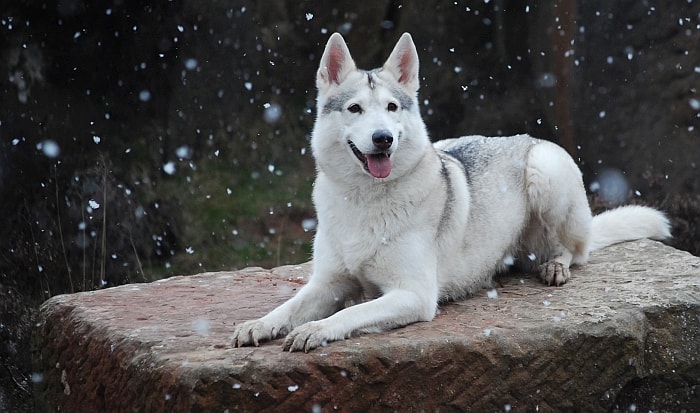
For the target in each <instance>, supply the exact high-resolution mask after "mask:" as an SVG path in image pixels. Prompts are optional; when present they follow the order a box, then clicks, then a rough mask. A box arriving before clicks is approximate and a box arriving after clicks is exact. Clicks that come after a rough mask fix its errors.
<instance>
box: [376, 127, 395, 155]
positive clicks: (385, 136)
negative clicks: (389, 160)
mask: <svg viewBox="0 0 700 413" xmlns="http://www.w3.org/2000/svg"><path fill="white" fill-rule="evenodd" d="M392 142H394V137H393V136H392V135H391V132H389V131H388V130H386V129H380V130H378V131H374V133H373V134H372V143H374V147H375V148H377V149H381V150H383V151H385V150H387V149H389V148H391V143H392Z"/></svg>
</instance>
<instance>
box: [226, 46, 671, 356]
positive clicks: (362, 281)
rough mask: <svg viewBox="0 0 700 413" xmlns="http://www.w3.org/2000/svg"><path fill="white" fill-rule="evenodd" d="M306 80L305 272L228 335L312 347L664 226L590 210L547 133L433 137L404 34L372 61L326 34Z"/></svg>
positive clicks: (560, 272) (643, 213) (406, 319)
mask: <svg viewBox="0 0 700 413" xmlns="http://www.w3.org/2000/svg"><path fill="white" fill-rule="evenodd" d="M316 85H317V87H318V100H317V106H318V107H317V111H318V115H317V119H316V124H315V126H314V130H313V136H312V140H311V147H312V149H313V154H314V157H315V159H316V165H317V170H318V176H317V178H316V183H315V187H314V192H313V198H314V203H315V206H316V212H317V215H318V231H317V234H316V238H315V240H314V254H313V274H312V276H311V278H310V280H309V283H308V284H307V285H306V286H304V287H303V288H302V289H301V290H300V291H299V292H298V294H297V295H296V296H294V297H293V298H292V299H290V300H289V301H287V302H286V303H284V304H282V305H281V306H279V307H277V308H276V309H274V310H273V311H272V312H270V313H269V314H267V315H266V316H264V317H262V318H260V319H258V320H254V321H248V322H245V323H243V324H241V325H239V326H238V327H237V328H236V330H235V332H234V337H233V340H234V345H235V346H246V345H251V344H252V345H255V346H257V345H258V344H259V342H261V341H264V340H271V339H274V338H276V337H278V336H282V335H285V334H286V335H287V336H286V339H285V340H284V345H283V347H284V349H285V350H289V351H295V350H304V351H309V350H310V349H313V348H315V347H318V346H320V345H325V344H326V343H328V342H330V341H333V340H340V339H344V338H347V337H349V336H351V335H352V334H353V333H361V332H369V331H381V330H387V329H392V328H396V327H399V326H404V325H406V324H410V323H414V322H417V321H430V320H432V319H433V317H434V316H435V312H436V309H437V305H438V303H439V302H440V301H444V300H454V299H459V298H463V297H465V296H467V295H469V294H472V293H474V292H476V291H479V290H480V289H482V288H484V287H487V286H490V285H491V283H492V277H493V275H494V274H496V273H498V272H501V271H504V270H507V269H508V268H509V267H511V266H515V267H517V268H519V269H521V270H526V271H533V270H536V271H539V273H540V275H541V277H542V280H543V281H544V282H545V283H546V284H550V285H561V284H564V283H565V282H566V281H567V279H568V278H569V276H570V273H569V266H570V265H571V264H583V263H585V262H586V260H587V258H588V254H589V252H590V251H591V250H593V249H597V248H601V247H604V246H606V245H610V244H613V243H616V242H621V241H626V240H633V239H638V238H644V237H652V238H658V239H662V238H666V237H669V236H670V232H669V223H668V220H667V219H666V217H665V216H664V214H662V213H661V212H659V211H657V210H654V209H651V208H647V207H640V206H627V207H621V208H618V209H615V210H612V211H608V212H605V213H603V214H600V215H597V216H595V217H593V216H592V215H591V211H590V208H589V206H588V201H587V199H586V193H585V189H584V186H583V182H582V179H581V172H580V171H579V169H578V167H577V166H576V164H575V163H574V161H573V160H572V159H571V157H570V156H569V155H568V154H567V153H566V152H565V151H564V150H563V149H562V148H560V147H559V146H557V145H555V144H553V143H550V142H547V141H542V140H538V139H535V138H532V137H529V136H526V135H519V136H513V137H482V136H470V137H463V138H458V139H449V140H443V141H439V142H437V143H436V144H434V145H431V143H430V140H429V138H428V134H427V132H426V129H425V125H424V123H423V120H422V118H421V115H420V112H419V104H418V100H417V91H418V86H419V77H418V54H417V52H416V48H415V46H414V44H413V40H412V39H411V36H410V35H409V34H408V33H405V34H404V35H403V36H401V38H400V39H399V41H398V43H397V44H396V46H395V47H394V50H393V51H392V52H391V55H390V56H389V59H388V60H387V61H386V63H384V65H383V66H382V67H381V68H379V69H375V70H370V71H364V70H359V69H357V67H356V66H355V63H354V62H353V59H352V57H351V56H350V52H349V51H348V48H347V46H346V44H345V41H344V40H343V38H342V36H340V35H339V34H337V33H336V34H333V35H332V36H331V37H330V39H329V40H328V44H327V45H326V48H325V51H324V53H323V57H322V58H321V65H320V67H319V69H318V73H317V78H316ZM363 299H365V301H362V300H363ZM348 302H360V303H359V304H355V305H351V306H346V304H347V303H348Z"/></svg>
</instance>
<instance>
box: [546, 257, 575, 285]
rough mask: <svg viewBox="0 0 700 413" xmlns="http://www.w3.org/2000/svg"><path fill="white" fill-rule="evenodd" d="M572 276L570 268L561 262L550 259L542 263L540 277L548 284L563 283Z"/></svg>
mask: <svg viewBox="0 0 700 413" xmlns="http://www.w3.org/2000/svg"><path fill="white" fill-rule="evenodd" d="M570 276H571V273H570V272H569V268H568V267H566V266H564V264H562V263H560V262H557V261H549V262H545V263H544V264H542V265H540V278H542V282H543V283H545V284H547V285H555V286H560V285H563V284H564V283H566V281H568V280H569V277H570Z"/></svg>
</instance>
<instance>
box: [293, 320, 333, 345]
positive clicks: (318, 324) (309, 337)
mask: <svg viewBox="0 0 700 413" xmlns="http://www.w3.org/2000/svg"><path fill="white" fill-rule="evenodd" d="M337 339H338V338H336V337H333V336H332V335H331V334H330V332H329V331H328V329H327V328H326V327H325V326H324V323H323V321H311V322H308V323H306V324H302V325H300V326H299V327H297V328H295V329H294V330H292V332H291V333H289V334H288V335H287V337H286V338H285V339H284V346H283V348H284V350H285V351H304V352H305V353H308V352H309V350H312V349H315V348H316V347H319V346H325V345H327V344H328V342H329V341H333V340H337Z"/></svg>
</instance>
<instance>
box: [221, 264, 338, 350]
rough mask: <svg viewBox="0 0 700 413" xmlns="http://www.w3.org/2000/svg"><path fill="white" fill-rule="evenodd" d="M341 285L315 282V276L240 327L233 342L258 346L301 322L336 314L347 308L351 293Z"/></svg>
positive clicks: (240, 345) (237, 344)
mask: <svg viewBox="0 0 700 413" xmlns="http://www.w3.org/2000/svg"><path fill="white" fill-rule="evenodd" d="M319 278H320V277H319ZM341 287H343V286H342V285H339V284H338V283H336V284H335V285H332V284H330V283H327V282H324V281H323V280H316V281H314V277H312V278H311V281H310V282H309V284H307V285H306V286H304V287H302V289H301V290H299V292H298V293H297V295H295V296H294V297H292V298H291V299H289V300H288V301H286V302H285V303H284V304H282V305H280V306H279V307H277V308H275V309H274V310H272V311H271V312H270V313H268V314H267V315H266V316H264V317H262V318H260V319H257V320H252V321H246V322H245V323H243V324H241V325H239V326H238V327H236V329H235V330H234V332H233V345H234V346H235V347H243V346H249V345H254V346H258V345H259V344H260V342H262V341H268V340H272V339H275V338H277V337H278V336H281V335H284V334H287V333H288V332H289V331H291V330H292V329H293V328H295V327H296V326H298V325H301V324H303V323H306V322H308V321H312V320H318V319H320V318H324V317H327V316H328V315H330V314H333V313H334V312H335V311H338V309H340V308H342V307H343V305H344V303H345V298H346V296H347V294H348V291H345V289H343V288H341Z"/></svg>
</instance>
